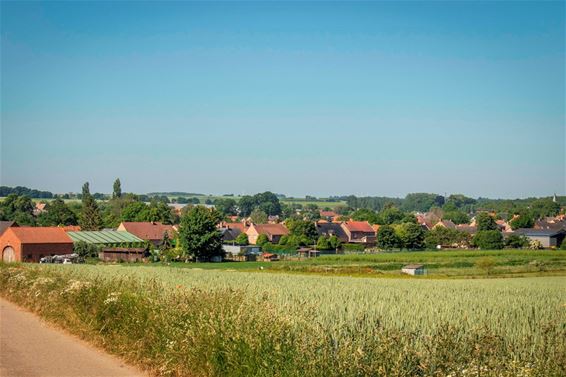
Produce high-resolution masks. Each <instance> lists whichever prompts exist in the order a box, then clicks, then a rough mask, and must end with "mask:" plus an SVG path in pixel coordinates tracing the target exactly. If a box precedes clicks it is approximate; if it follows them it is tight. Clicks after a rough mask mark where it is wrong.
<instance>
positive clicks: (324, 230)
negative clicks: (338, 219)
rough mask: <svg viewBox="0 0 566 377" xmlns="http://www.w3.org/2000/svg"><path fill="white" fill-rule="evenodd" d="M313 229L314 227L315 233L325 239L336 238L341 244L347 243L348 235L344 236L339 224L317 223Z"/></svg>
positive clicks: (344, 233)
mask: <svg viewBox="0 0 566 377" xmlns="http://www.w3.org/2000/svg"><path fill="white" fill-rule="evenodd" d="M315 227H316V232H317V233H318V235H319V236H325V237H332V236H336V237H337V238H338V239H339V240H340V242H342V243H347V242H348V240H349V238H348V235H347V234H346V232H345V231H344V229H343V228H342V226H341V224H339V223H330V222H326V221H324V222H323V221H318V222H317V223H316V224H315Z"/></svg>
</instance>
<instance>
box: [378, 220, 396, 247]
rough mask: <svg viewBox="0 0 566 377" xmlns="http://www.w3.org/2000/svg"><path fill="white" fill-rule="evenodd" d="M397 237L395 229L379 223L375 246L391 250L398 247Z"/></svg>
mask: <svg viewBox="0 0 566 377" xmlns="http://www.w3.org/2000/svg"><path fill="white" fill-rule="evenodd" d="M399 243H400V242H399V238H398V237H397V235H396V234H395V229H393V227H391V226H389V225H381V226H380V227H379V230H378V231H377V247H379V248H380V249H383V250H391V249H395V248H398V247H399Z"/></svg>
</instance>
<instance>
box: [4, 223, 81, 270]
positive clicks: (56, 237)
mask: <svg viewBox="0 0 566 377" xmlns="http://www.w3.org/2000/svg"><path fill="white" fill-rule="evenodd" d="M0 250H1V251H2V260H3V261H4V262H39V260H40V259H41V258H43V257H45V256H50V255H60V254H72V253H73V240H72V239H71V238H70V237H69V236H68V235H67V233H66V232H65V231H64V230H63V229H61V228H58V227H27V226H26V227H23V226H22V227H9V228H7V229H6V230H5V231H4V233H2V235H1V236H0Z"/></svg>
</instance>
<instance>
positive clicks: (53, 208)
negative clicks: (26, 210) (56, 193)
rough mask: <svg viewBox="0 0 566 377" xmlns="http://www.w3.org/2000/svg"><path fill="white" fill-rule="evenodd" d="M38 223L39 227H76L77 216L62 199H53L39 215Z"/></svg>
mask: <svg viewBox="0 0 566 377" xmlns="http://www.w3.org/2000/svg"><path fill="white" fill-rule="evenodd" d="M37 221H38V223H39V224H40V225H41V226H58V225H77V223H78V219H77V215H76V214H75V213H74V212H73V211H72V210H71V209H70V208H69V207H68V206H67V205H66V204H65V202H64V201H63V200H62V199H59V198H57V199H54V200H52V201H51V202H49V203H47V205H46V206H45V211H43V212H42V213H40V214H39V216H38V219H37Z"/></svg>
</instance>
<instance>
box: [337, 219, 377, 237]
mask: <svg viewBox="0 0 566 377" xmlns="http://www.w3.org/2000/svg"><path fill="white" fill-rule="evenodd" d="M344 226H345V227H346V229H348V230H349V231H350V232H364V233H373V234H375V230H373V228H372V227H371V225H369V223H368V222H367V221H345V222H344Z"/></svg>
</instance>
